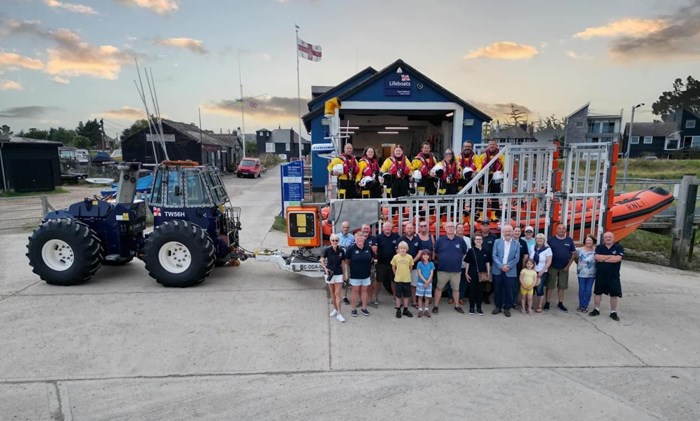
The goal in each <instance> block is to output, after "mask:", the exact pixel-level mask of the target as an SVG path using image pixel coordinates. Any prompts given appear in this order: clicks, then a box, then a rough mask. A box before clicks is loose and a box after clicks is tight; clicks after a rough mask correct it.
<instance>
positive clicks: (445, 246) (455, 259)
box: [433, 221, 467, 314]
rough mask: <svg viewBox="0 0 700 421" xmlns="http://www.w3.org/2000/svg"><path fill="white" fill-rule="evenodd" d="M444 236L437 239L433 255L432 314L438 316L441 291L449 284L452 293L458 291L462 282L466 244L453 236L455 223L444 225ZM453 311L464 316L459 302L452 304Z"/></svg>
mask: <svg viewBox="0 0 700 421" xmlns="http://www.w3.org/2000/svg"><path fill="white" fill-rule="evenodd" d="M445 233H446V235H444V236H442V237H440V238H438V240H437V243H436V244H435V254H436V256H437V262H438V263H437V266H438V272H437V288H435V300H434V301H435V302H434V304H433V314H438V313H439V312H440V309H439V308H438V306H439V305H440V298H442V290H443V289H444V288H445V286H446V285H447V284H448V283H449V284H450V287H451V288H452V291H459V283H460V281H461V280H462V260H464V255H465V254H467V244H466V243H465V242H464V240H463V239H461V238H459V237H457V236H456V235H455V223H454V222H452V221H447V222H446V223H445ZM454 306H455V311H456V312H458V313H461V314H464V310H462V307H460V306H459V300H457V301H455V302H454Z"/></svg>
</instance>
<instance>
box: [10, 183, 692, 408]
mask: <svg viewBox="0 0 700 421" xmlns="http://www.w3.org/2000/svg"><path fill="white" fill-rule="evenodd" d="M227 183H229V184H230V185H231V186H230V187H231V191H233V192H234V196H235V199H234V200H235V202H236V203H237V204H240V205H241V206H242V207H243V223H244V231H243V232H242V243H243V245H245V246H246V247H247V248H250V249H254V248H258V247H281V246H284V245H285V244H286V243H285V237H284V235H283V234H280V233H277V232H269V231H268V229H269V226H270V225H271V223H272V218H273V216H274V215H275V214H276V213H277V212H279V200H280V196H279V170H278V169H273V170H269V171H268V173H267V174H266V175H265V176H263V178H262V179H259V180H250V179H236V178H228V179H227ZM26 238H27V234H26V233H25V234H10V235H3V236H0V240H1V241H2V244H3V247H1V248H0V262H1V263H2V266H1V267H2V271H0V419H2V420H24V419H26V420H43V419H54V420H114V419H117V420H119V419H123V420H134V419H138V420H186V419H194V418H201V419H221V420H230V419H340V418H341V417H342V418H346V417H354V418H356V419H363V418H367V419H398V418H401V419H431V420H434V419H455V418H458V417H462V418H464V417H467V418H472V419H474V418H480V419H496V418H505V419H517V420H520V419H537V420H542V419H574V420H579V419H580V420H589V419H626V420H646V419H674V420H676V419H687V420H696V419H700V353H698V351H697V350H698V347H699V346H700V329H698V325H700V306H699V305H698V302H699V301H700V276H699V275H698V274H696V273H690V272H682V271H677V270H673V269H668V268H664V267H659V266H653V265H647V264H638V263H633V262H624V263H623V290H624V298H623V300H622V302H621V305H620V316H621V318H622V321H621V322H619V323H617V322H614V321H612V320H611V319H610V318H609V317H607V314H608V303H607V301H604V305H603V308H602V311H603V315H602V316H600V317H597V318H591V317H588V316H585V315H582V314H580V313H576V312H574V311H572V312H569V313H568V314H565V313H561V312H559V311H557V310H554V311H550V312H549V313H545V314H542V315H536V316H522V315H520V314H519V313H516V314H514V315H513V317H511V318H510V319H507V318H505V317H503V315H502V314H501V315H498V316H492V315H491V314H490V310H491V306H486V307H485V309H486V310H487V313H488V314H487V315H486V316H484V317H478V316H469V315H460V314H458V313H456V312H454V311H452V310H451V309H450V306H448V305H447V304H446V303H445V302H443V305H442V306H441V310H442V311H441V313H440V314H439V315H437V316H434V317H433V318H431V319H425V318H423V319H417V318H415V317H414V318H413V319H407V318H402V319H396V318H395V317H394V311H393V306H392V305H391V304H390V300H389V297H388V296H387V295H386V294H384V295H382V296H381V303H380V306H379V308H378V309H372V308H370V311H371V313H372V315H371V316H370V317H362V316H360V317H359V318H351V317H348V316H349V311H348V310H347V309H346V310H344V313H345V315H346V317H347V318H348V321H347V322H346V323H343V324H341V323H339V322H337V321H336V320H335V319H331V318H329V317H328V312H329V310H330V306H329V302H328V298H327V293H326V290H325V289H324V285H323V281H322V280H321V279H311V278H303V277H299V276H296V275H292V274H288V273H285V272H282V271H279V270H278V269H277V268H276V267H275V266H274V265H273V264H271V263H262V262H255V261H250V260H249V261H246V262H244V263H243V264H242V265H241V266H240V267H236V268H218V269H215V271H214V272H213V273H212V275H211V276H210V277H209V278H208V279H207V280H206V282H204V283H203V284H202V285H200V286H197V287H194V288H187V289H167V288H163V287H161V286H160V285H158V284H157V283H156V282H155V281H154V280H153V279H151V278H150V277H149V276H148V274H147V273H146V271H145V270H144V267H143V264H142V263H141V262H140V261H134V262H132V263H130V264H128V265H126V266H123V267H116V268H110V267H103V268H102V269H101V270H100V271H99V272H98V273H97V275H96V276H95V278H94V279H93V280H92V281H90V282H88V283H86V284H84V285H79V286H73V287H54V286H50V285H47V284H45V283H44V282H42V281H40V280H39V278H38V277H37V276H35V275H34V274H33V273H32V272H31V269H30V267H29V266H28V264H27V259H26V257H25V256H24V253H25V250H26V249H25V244H26ZM572 278H573V270H572ZM576 297H577V291H576V288H572V289H571V290H569V291H568V292H567V296H566V300H565V302H566V305H567V306H568V307H569V308H571V309H574V308H575V307H576V306H577V298H576Z"/></svg>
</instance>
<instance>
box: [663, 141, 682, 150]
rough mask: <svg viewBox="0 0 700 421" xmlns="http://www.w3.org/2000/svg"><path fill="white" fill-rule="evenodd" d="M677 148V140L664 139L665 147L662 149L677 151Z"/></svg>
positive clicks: (678, 143) (678, 144) (678, 142)
mask: <svg viewBox="0 0 700 421" xmlns="http://www.w3.org/2000/svg"><path fill="white" fill-rule="evenodd" d="M679 146H680V141H679V139H666V146H665V147H664V149H666V150H667V151H676V150H678V147H679Z"/></svg>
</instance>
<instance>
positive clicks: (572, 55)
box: [564, 50, 592, 60]
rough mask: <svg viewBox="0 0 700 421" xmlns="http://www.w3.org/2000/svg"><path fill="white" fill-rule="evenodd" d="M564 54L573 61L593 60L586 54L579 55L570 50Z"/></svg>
mask: <svg viewBox="0 0 700 421" xmlns="http://www.w3.org/2000/svg"><path fill="white" fill-rule="evenodd" d="M564 54H566V56H567V57H569V58H570V59H573V60H591V59H592V57H591V56H589V55H588V54H586V53H583V54H578V53H576V52H574V51H571V50H568V51H567V52H565V53H564Z"/></svg>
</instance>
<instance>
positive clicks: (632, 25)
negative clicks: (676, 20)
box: [574, 19, 668, 39]
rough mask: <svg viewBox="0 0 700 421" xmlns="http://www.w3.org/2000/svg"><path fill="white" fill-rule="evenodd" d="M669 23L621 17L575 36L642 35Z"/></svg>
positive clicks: (586, 37)
mask: <svg viewBox="0 0 700 421" xmlns="http://www.w3.org/2000/svg"><path fill="white" fill-rule="evenodd" d="M667 25H668V23H667V22H666V20H664V19H620V20H616V21H614V22H610V23H609V24H607V25H603V26H594V27H591V28H586V29H584V30H583V31H581V32H577V33H575V34H574V38H581V39H591V38H594V37H617V36H631V37H642V36H645V35H648V34H652V33H654V32H658V31H660V30H662V29H663V28H665V27H666V26H667Z"/></svg>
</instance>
